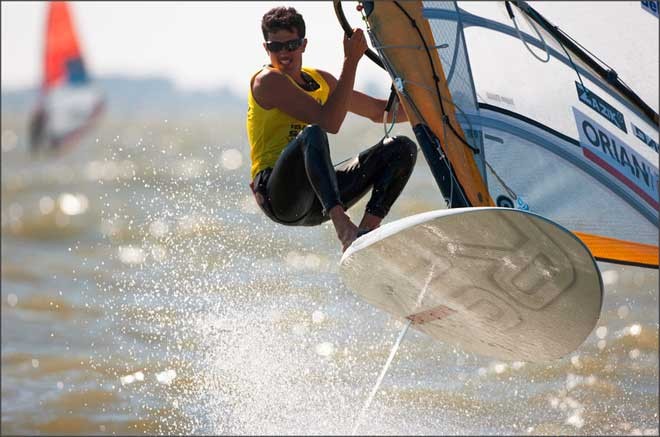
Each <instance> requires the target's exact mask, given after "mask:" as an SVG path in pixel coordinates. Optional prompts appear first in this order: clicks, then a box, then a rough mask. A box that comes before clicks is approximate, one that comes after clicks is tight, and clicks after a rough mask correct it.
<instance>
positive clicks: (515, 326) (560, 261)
mask: <svg viewBox="0 0 660 437" xmlns="http://www.w3.org/2000/svg"><path fill="white" fill-rule="evenodd" d="M340 272H341V276H342V279H343V280H344V282H345V283H346V285H347V286H348V287H349V288H351V289H352V290H353V291H355V292H356V293H357V294H358V295H359V296H361V297H362V298H364V299H365V300H366V301H367V302H369V303H370V304H372V305H374V306H376V307H378V308H380V309H382V310H384V311H386V312H388V313H390V314H392V315H394V316H397V317H400V318H405V319H408V320H410V321H411V322H412V326H413V327H414V328H415V329H418V330H419V331H422V332H425V333H426V334H428V335H430V336H432V337H434V338H436V339H439V340H442V341H444V342H447V343H451V344H456V345H458V346H460V347H462V348H463V349H465V350H467V351H471V352H475V353H478V354H482V355H487V356H491V357H494V358H499V359H504V360H524V361H533V362H541V361H547V360H552V359H556V358H560V357H562V356H564V355H566V354H568V353H570V352H573V351H574V350H576V349H577V348H578V347H579V346H580V345H581V344H582V342H583V341H584V340H585V339H586V337H587V336H588V335H589V334H590V333H591V331H592V329H593V328H594V326H595V325H596V323H597V322H598V318H599V315H600V310H601V305H602V296H603V294H602V290H603V287H602V281H601V278H600V274H599V272H598V267H597V265H596V263H595V261H594V259H593V257H592V256H591V254H590V252H589V251H588V250H587V249H586V247H585V246H584V244H583V243H582V242H581V241H580V240H578V239H577V238H576V237H575V236H574V235H573V234H571V233H570V232H569V231H568V230H566V229H565V228H563V227H561V226H560V225H558V224H556V223H554V222H552V221H550V220H548V219H546V218H544V217H541V216H539V215H536V214H533V213H529V212H525V211H521V210H514V209H509V208H491V207H486V208H460V209H450V210H438V211H431V212H427V213H422V214H417V215H414V216H411V217H407V218H404V219H401V220H398V221H395V222H391V223H389V224H386V225H384V226H382V227H380V228H379V229H376V230H374V231H372V232H370V233H369V234H366V235H364V236H363V237H361V238H359V239H358V240H356V241H355V242H354V243H353V245H352V246H351V247H350V248H349V249H348V250H347V251H346V252H345V253H344V256H343V257H342V260H341V265H340Z"/></svg>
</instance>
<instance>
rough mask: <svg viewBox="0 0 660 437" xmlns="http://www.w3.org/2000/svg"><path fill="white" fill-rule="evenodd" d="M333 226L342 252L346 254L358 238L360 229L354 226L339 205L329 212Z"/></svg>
mask: <svg viewBox="0 0 660 437" xmlns="http://www.w3.org/2000/svg"><path fill="white" fill-rule="evenodd" d="M329 215H330V219H331V220H332V224H333V225H334V226H335V231H336V232H337V238H339V241H341V246H342V247H341V251H342V252H345V251H346V249H348V247H349V246H350V245H351V243H353V241H355V239H356V238H357V233H358V228H357V226H355V224H353V222H352V221H351V218H350V217H349V216H348V215H347V214H346V212H345V211H344V209H343V208H342V207H341V206H339V205H337V206H335V207H334V208H332V209H331V210H330V211H329Z"/></svg>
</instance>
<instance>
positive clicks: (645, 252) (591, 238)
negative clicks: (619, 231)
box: [573, 232, 658, 269]
mask: <svg viewBox="0 0 660 437" xmlns="http://www.w3.org/2000/svg"><path fill="white" fill-rule="evenodd" d="M573 233H574V234H575V235H576V236H577V237H578V238H579V239H580V240H582V242H583V243H584V244H585V245H586V246H587V247H588V248H589V250H590V251H591V254H592V255H593V257H594V258H596V259H597V260H598V261H604V262H613V263H618V264H629V265H635V266H640V267H650V268H656V269H657V268H658V246H654V245H652V244H642V243H636V242H633V241H625V240H618V239H616V238H610V237H603V236H601V235H593V234H587V233H584V232H573Z"/></svg>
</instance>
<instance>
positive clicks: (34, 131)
mask: <svg viewBox="0 0 660 437" xmlns="http://www.w3.org/2000/svg"><path fill="white" fill-rule="evenodd" d="M44 46H45V51H44V62H43V65H44V71H43V81H42V86H41V94H40V99H39V103H38V105H37V108H36V110H35V112H34V114H33V116H32V119H31V122H30V146H31V150H32V151H33V152H35V151H37V150H39V149H43V148H47V149H49V150H51V151H53V150H54V151H61V150H63V149H64V148H70V147H72V146H73V145H74V144H75V143H77V142H78V141H79V140H80V138H81V136H82V134H83V133H84V132H85V131H87V130H88V129H89V128H90V127H91V126H92V125H93V122H94V121H95V120H96V119H97V117H98V116H99V115H100V113H101V112H102V110H103V106H104V98H103V94H102V93H101V92H100V90H98V89H97V88H96V87H95V86H94V85H93V84H92V82H91V80H90V77H89V75H88V72H87V69H86V68H85V63H84V60H83V57H82V52H81V50H80V44H79V43H78V37H77V35H76V31H75V28H74V26H73V21H72V17H71V13H70V10H69V6H68V4H67V2H50V3H48V18H47V23H46V39H45V45H44Z"/></svg>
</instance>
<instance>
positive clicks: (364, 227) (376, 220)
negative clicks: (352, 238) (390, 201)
mask: <svg viewBox="0 0 660 437" xmlns="http://www.w3.org/2000/svg"><path fill="white" fill-rule="evenodd" d="M382 221H383V219H382V218H381V217H378V216H375V215H373V214H369V213H367V212H365V213H364V217H362V221H361V222H360V226H359V228H360V231H361V235H362V234H366V233H367V232H369V231H373V230H374V229H376V228H378V227H379V226H380V222H382Z"/></svg>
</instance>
